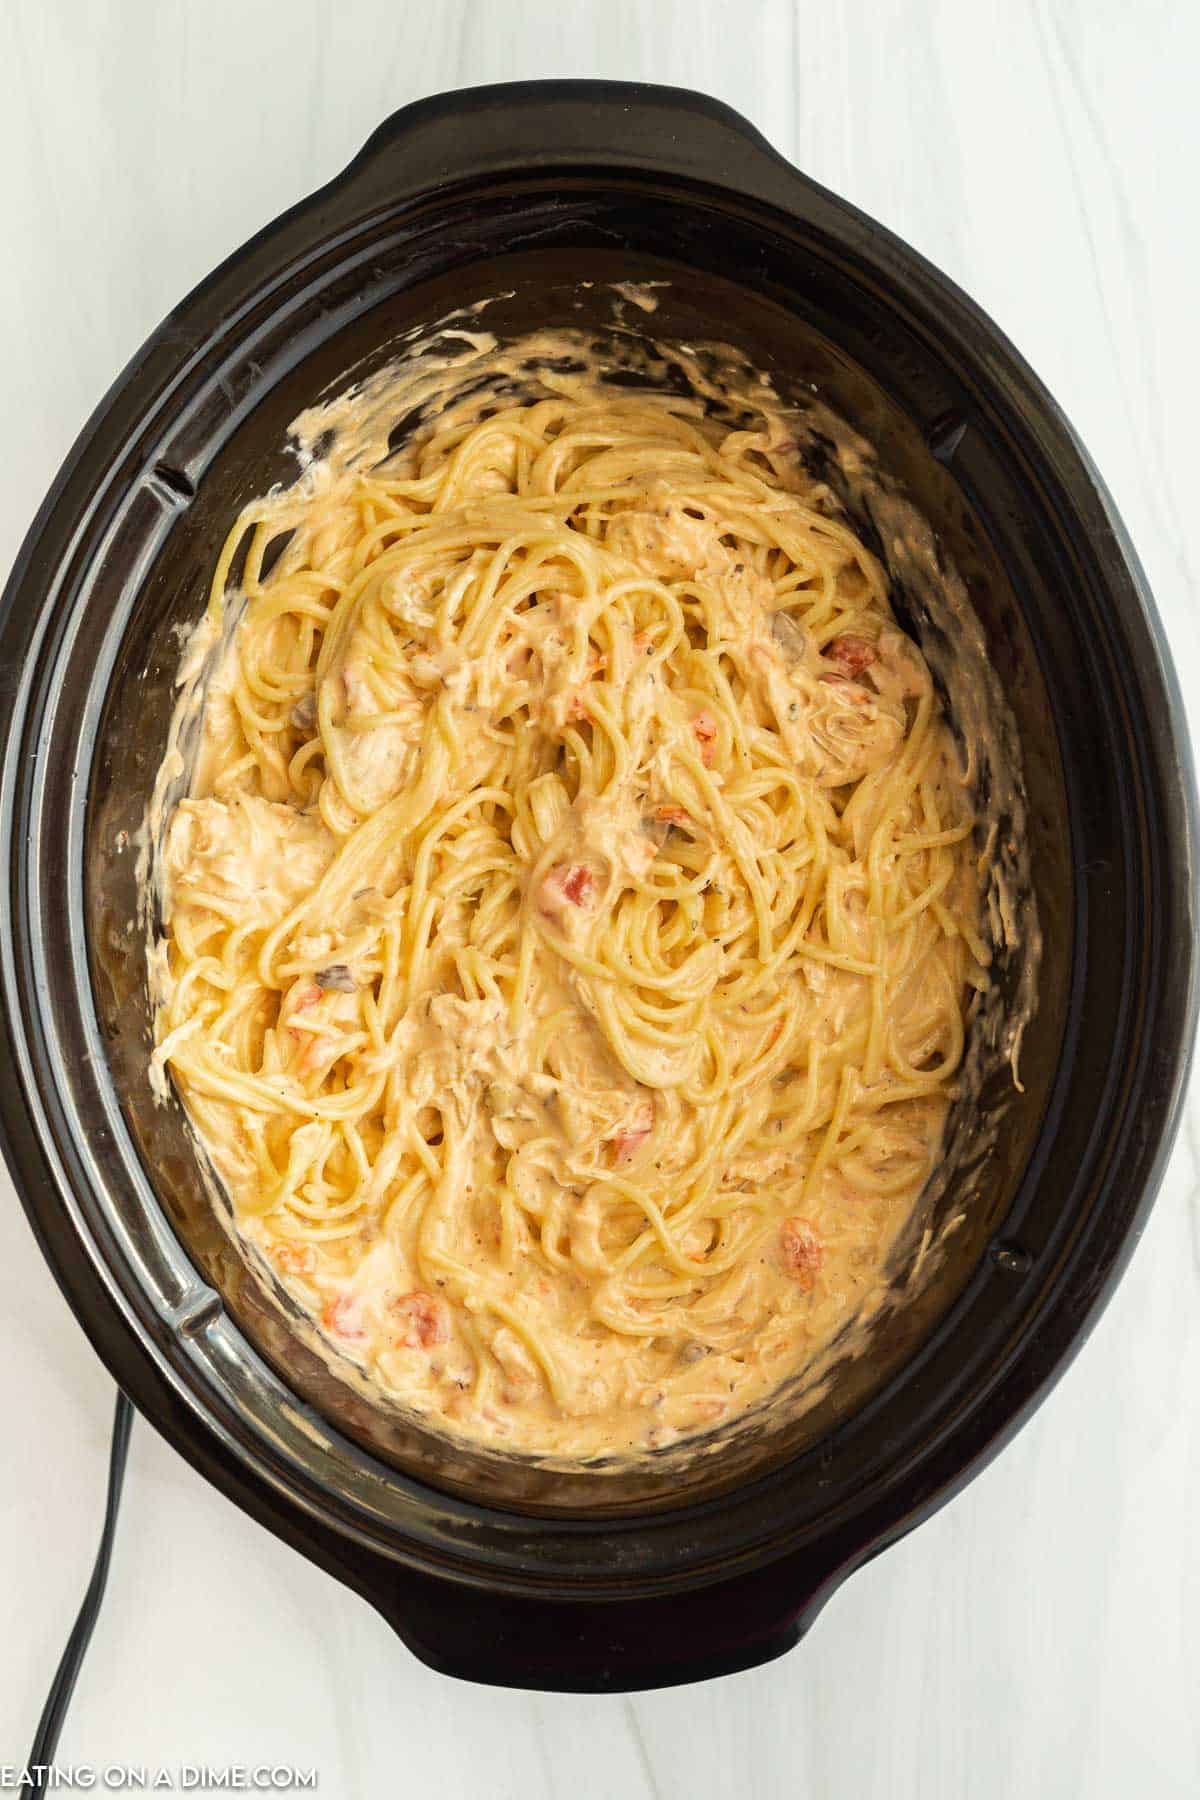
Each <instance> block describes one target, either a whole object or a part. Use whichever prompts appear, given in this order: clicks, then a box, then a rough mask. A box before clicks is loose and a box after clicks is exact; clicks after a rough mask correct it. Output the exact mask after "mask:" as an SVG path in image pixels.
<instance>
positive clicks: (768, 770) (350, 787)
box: [157, 332, 989, 1458]
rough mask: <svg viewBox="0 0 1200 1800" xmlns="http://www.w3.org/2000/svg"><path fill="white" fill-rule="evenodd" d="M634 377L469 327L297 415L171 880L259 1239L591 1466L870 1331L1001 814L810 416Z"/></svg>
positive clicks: (184, 1032)
mask: <svg viewBox="0 0 1200 1800" xmlns="http://www.w3.org/2000/svg"><path fill="white" fill-rule="evenodd" d="M674 351H675V354H676V355H677V356H678V355H682V356H683V358H684V360H685V361H686V360H687V354H688V353H687V352H686V351H680V350H679V349H678V347H674ZM610 375H611V370H610V369H608V368H606V367H605V365H604V362H603V358H601V357H599V356H598V354H597V353H596V352H595V351H594V349H591V348H589V347H587V346H584V345H582V344H581V343H580V342H578V341H576V340H575V339H573V338H571V337H569V336H567V335H566V334H557V335H556V334H549V333H546V334H541V335H540V336H539V337H537V338H535V339H529V340H525V341H524V342H522V343H519V344H515V345H509V346H504V347H502V346H498V345H496V344H495V343H494V341H493V340H491V339H490V338H489V337H487V336H486V335H485V334H482V333H475V332H471V333H462V334H459V335H458V337H457V339H456V341H455V342H453V343H452V344H451V345H450V346H448V347H447V346H446V345H445V344H443V345H442V346H441V347H440V348H439V352H438V354H436V355H430V354H428V353H425V354H421V355H415V356H413V357H412V358H410V359H409V360H407V361H405V362H402V363H400V364H398V365H396V366H394V367H392V368H389V369H388V370H385V371H384V372H383V373H382V374H381V375H378V376H376V377H374V378H373V379H372V380H371V381H369V382H367V383H365V384H364V385H363V386H362V387H360V388H358V389H355V390H352V391H351V392H349V393H347V394H344V395H341V396H338V397H337V398H336V399H334V400H333V401H332V402H330V403H328V404H326V405H324V406H321V407H318V408H316V409H314V410H313V411H312V412H311V413H309V414H306V415H304V417H303V418H302V419H301V420H299V421H298V422H297V426H296V427H295V432H296V437H297V440H298V442H299V443H300V445H301V446H302V448H303V451H304V463H305V467H304V472H303V474H302V476H301V479H300V481H299V482H298V483H297V484H296V486H295V487H293V488H292V489H289V490H287V491H286V492H282V493H278V494H275V495H273V496H268V497H267V498H265V499H264V500H262V501H260V502H256V503H255V504H254V505H253V506H252V507H251V508H249V509H247V512H246V513H245V514H244V515H243V517H242V519H241V520H239V521H238V524H237V525H236V526H235V528H234V530H233V532H232V533H231V535H230V539H229V542H228V544H227V546H226V551H225V554H224V556H223V558H222V562H221V565H220V566H219V568H218V570H217V573H216V576H215V578H214V583H213V597H212V603H211V605H210V609H209V613H208V615H207V617H206V620H205V622H204V624H203V626H202V631H201V638H202V643H201V645H200V648H201V650H202V652H203V656H204V659H205V666H206V674H207V679H206V684H205V687H204V690H203V691H204V694H205V700H204V710H203V719H202V738H201V743H200V747H199V753H198V755H197V756H196V758H195V764H194V768H193V771H192V775H191V785H190V792H189V794H188V796H187V797H186V798H184V799H183V800H182V801H180V802H179V804H178V805H177V806H176V807H175V809H174V811H173V813H172V816H171V818H170V822H169V827H168V829H167V830H166V832H165V836H164V839H163V843H162V850H161V856H160V858H159V868H158V878H159V883H160V888H161V896H162V901H163V912H164V919H165V923H166V930H167V937H166V948H165V954H164V955H162V956H161V957H160V958H159V970H160V989H161V991H160V994H159V1001H160V1005H159V1012H158V1021H159V1038H160V1042H159V1048H158V1053H157V1062H158V1065H159V1066H160V1067H165V1068H168V1069H169V1070H170V1071H171V1073H172V1075H173V1077H174V1080H175V1082H176V1084H177V1085H178V1088H179V1090H180V1092H181V1094H182V1096H183V1099H184V1102H185V1104H186V1106H187V1108H188V1110H189V1113H190V1114H191V1117H192V1119H193V1121H194V1123H195V1125H196V1127H197V1130H198V1132H199V1134H200V1136H201V1138H202V1140H203V1142H204V1144H205V1146H206V1148H207V1150H208V1152H209V1154H210V1156H211V1158H212V1161H213V1163H214V1165H215V1167H216V1169H217V1170H218V1172H219V1174H220V1176H221V1178H222V1180H223V1182H224V1184H225V1186H226V1188H227V1189H228V1193H229V1195H230V1199H231V1201H232V1205H233V1210H234V1218H235V1222H236V1228H237V1230H238V1232H239V1233H240V1234H241V1236H242V1237H243V1239H244V1241H245V1242H246V1243H247V1244H248V1245H249V1246H251V1247H252V1248H253V1249H254V1250H255V1251H257V1252H259V1253H261V1254H262V1255H263V1256H264V1257H265V1258H266V1259H267V1261H268V1263H269V1265H270V1266H271V1267H272V1269H273V1270H274V1271H275V1272H276V1274H277V1276H278V1278H279V1279H280V1280H282V1281H283V1283H284V1284H285V1285H286V1286H287V1288H288V1289H289V1291H290V1292H291V1293H292V1294H293V1295H294V1297H295V1298H296V1299H297V1300H298V1301H299V1302H300V1304H301V1305H302V1306H303V1307H304V1308H305V1310H307V1311H308V1312H309V1313H311V1315H312V1316H313V1318H314V1320H316V1321H318V1322H319V1325H320V1329H321V1331H322V1332H323V1334H324V1336H325V1338H326V1341H327V1342H328V1343H329V1344H330V1345H331V1346H332V1347H334V1348H335V1349H336V1350H337V1351H338V1352H340V1353H341V1354H342V1355H344V1356H346V1357H348V1358H350V1359H351V1360H352V1361H353V1362H355V1363H356V1364H357V1365H358V1366H359V1367H360V1368H361V1369H362V1370H364V1371H365V1372H366V1373H367V1375H368V1376H369V1378H370V1380H371V1381H372V1382H373V1383H374V1384H375V1385H376V1386H377V1387H378V1388H379V1389H380V1390H382V1391H383V1392H385V1393H386V1394H387V1395H388V1396H390V1397H391V1398H393V1399H395V1400H397V1401H399V1402H400V1403H402V1404H403V1405H405V1406H407V1407H409V1408H411V1409H414V1410H416V1411H417V1412H420V1413H422V1414H424V1415H426V1416H427V1417H428V1418H429V1419H430V1421H431V1422H432V1423H435V1424H436V1425H438V1426H439V1427H441V1428H443V1429H447V1430H450V1431H453V1432H457V1433H461V1434H463V1435H466V1436H469V1437H474V1438H477V1439H485V1440H487V1441H489V1442H492V1443H494V1444H497V1445H500V1446H503V1447H506V1448H511V1449H515V1450H523V1451H533V1452H537V1453H539V1454H552V1455H557V1456H563V1457H568V1458H576V1457H589V1456H595V1455H598V1454H601V1453H604V1452H611V1451H614V1450H617V1451H619V1450H623V1449H631V1450H632V1449H645V1448H653V1447H655V1446H658V1445H662V1444H665V1443H670V1442H672V1441H673V1440H675V1439H677V1438H679V1437H681V1436H684V1435H687V1434H690V1433H695V1432H698V1431H702V1430H705V1429H708V1428H710V1427H712V1426H714V1425H718V1424H721V1423H723V1422H725V1421H727V1420H730V1419H732V1418H734V1417H736V1416H738V1415H740V1414H744V1413H745V1411H746V1410H747V1409H748V1408H750V1407H752V1406H753V1405H755V1404H756V1403H758V1402H760V1401H762V1400H764V1399H765V1398H767V1397H768V1396H769V1395H770V1394H771V1393H772V1392H773V1391H774V1390H775V1389H776V1388H777V1387H778V1385H779V1383H780V1382H781V1381H782V1380H783V1379H784V1378H785V1377H787V1376H788V1375H791V1374H794V1373H796V1372H797V1371H799V1370H802V1369H804V1368H807V1367H810V1366H812V1365H813V1364H814V1363H815V1361H816V1360H817V1359H818V1358H819V1356H820V1355H821V1354H822V1353H823V1352H824V1351H826V1350H827V1349H828V1347H829V1345H830V1344H831V1343H832V1342H833V1341H834V1340H835V1339H837V1338H838V1336H839V1334H840V1333H844V1331H845V1329H846V1328H847V1326H849V1325H851V1324H852V1323H854V1322H855V1321H859V1322H861V1321H862V1320H863V1319H864V1318H866V1317H869V1316H870V1314H871V1313H872V1312H873V1311H874V1310H875V1309H877V1308H878V1306H879V1305H880V1304H881V1303H882V1300H883V1297H884V1295H885V1293H886V1291H887V1281H888V1264H889V1256H890V1253H891V1251H892V1249H893V1246H894V1244H895V1242H896V1239H897V1236H898V1234H899V1233H900V1232H901V1230H902V1229H903V1227H904V1226H905V1224H906V1223H907V1222H908V1221H909V1220H910V1218H911V1217H912V1215H913V1209H914V1206H915V1205H916V1202H917V1200H918V1197H919V1195H920V1194H921V1192H922V1189H923V1188H924V1187H925V1184H926V1182H927V1179H928V1177H929V1176H930V1173H931V1171H932V1170H933V1169H934V1167H935V1165H936V1162H937V1159H938V1155H939V1149H940V1147H941V1144H942V1138H943V1130H944V1126H945V1120H946V1114H947V1109H948V1106H949V1104H950V1101H951V1099H952V1098H953V1096H954V1094H955V1092H956V1088H955V1079H956V1074H957V1071H958V1070H959V1067H960V1064H961V1061H962V1056H963V1049H964V1041H965V1029H966V1017H967V1009H968V1002H969V1001H970V998H971V996H972V994H973V993H979V992H983V991H984V990H986V987H987V983H988V976H987V973H986V965H987V963H988V960H989V952H988V948H987V944H986V941H985V939H984V937H983V936H982V935H981V926H980V912H981V907H980V880H979V873H978V869H977V866H976V861H977V857H978V854H979V847H980V845H981V844H984V843H985V842H986V832H985V830H984V824H985V823H986V822H980V821H977V820H976V819H975V818H974V815H973V812H972V807H971V803H970V797H969V794H968V792H967V786H966V781H965V778H964V772H963V769H962V767H961V761H960V754H959V752H958V751H957V749H956V747H955V744H954V741H953V739H952V737H951V734H950V732H949V730H948V728H947V726H946V723H945V721H944V719H943V718H942V717H941V712H940V706H939V703H938V699H937V695H936V693H935V690H934V686H933V683H932V681H931V678H930V674H929V670H928V668H927V667H926V664H925V662H924V659H923V657H922V655H921V653H920V650H919V649H918V648H917V646H916V645H915V644H914V643H913V642H912V641H911V640H910V639H909V638H908V637H907V636H906V635H905V634H904V632H903V631H901V629H900V628H899V626H898V625H897V623H896V621H895V619H894V617H893V616H892V613H891V610H890V607H889V604H888V595H887V583H886V578H885V576H884V574H883V571H882V570H881V568H880V566H879V565H878V563H877V562H876V561H875V559H874V557H873V556H872V555H871V554H870V553H869V552H868V551H867V549H866V548H865V547H864V546H863V545H862V544H861V543H860V542H859V541H858V540H857V539H856V538H855V536H854V534H853V532H852V531H851V530H850V529H849V527H848V526H847V525H846V523H845V521H844V520H843V518H842V517H841V516H840V512H839V509H838V507H837V506H836V504H834V502H833V498H832V496H831V495H830V493H829V491H828V490H827V489H826V488H825V487H824V486H823V484H822V483H820V482H819V481H816V480H814V479H813V478H812V477H810V475H809V474H808V473H807V472H806V469H805V465H804V460H803V456H802V445H801V435H800V429H799V426H798V422H797V420H796V419H795V418H794V417H793V416H791V415H790V414H789V413H788V411H787V409H786V408H784V407H783V406H782V405H781V404H780V403H779V402H778V401H777V400H776V399H775V396H774V395H773V393H772V392H771V391H770V389H769V388H768V387H766V386H765V385H764V384H761V383H760V384H759V385H757V386H756V387H755V388H754V390H753V392H751V393H749V394H746V393H741V394H739V395H736V396H734V401H735V402H736V403H731V404H729V406H728V407H727V409H726V412H727V416H724V417H723V416H722V408H721V407H714V406H712V405H710V406H708V407H707V408H706V407H705V406H704V405H703V403H702V402H701V401H699V400H685V399H668V398H666V397H665V396H654V395H646V394H641V393H638V394H630V393H628V392H625V391H622V390H620V389H617V388H614V387H613V386H612V385H610V383H609V380H608V377H609V376H610ZM697 385H698V386H700V385H702V378H701V377H700V375H699V372H698V371H697ZM747 409H749V413H750V415H751V416H752V423H751V424H750V425H749V426H747V425H746V424H745V422H744V419H745V416H746V414H747ZM401 416H404V417H410V418H411V417H415V418H416V419H417V423H416V425H415V426H414V428H413V430H412V432H411V434H410V437H409V439H408V441H406V442H405V443H404V444H403V445H402V446H401V448H400V449H399V450H398V451H396V452H394V453H389V449H388V434H389V431H390V429H391V427H392V425H393V423H394V422H395V420H396V419H397V418H398V417H401ZM318 451H319V452H320V453H319V454H318ZM248 533H249V534H250V538H249V547H248V549H247V547H246V540H247V534H248ZM285 534H287V535H286V536H285ZM272 544H274V545H275V546H276V547H277V548H278V555H277V559H276V560H274V562H273V565H272V566H271V567H270V569H269V572H264V571H265V570H266V565H267V560H268V558H267V555H266V553H267V551H268V546H269V545H272ZM195 660H196V652H195V651H193V665H194V664H195ZM172 744H173V749H172V755H173V756H175V757H176V758H178V756H179V751H178V748H177V747H176V734H173V739H172Z"/></svg>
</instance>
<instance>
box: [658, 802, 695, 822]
mask: <svg viewBox="0 0 1200 1800" xmlns="http://www.w3.org/2000/svg"><path fill="white" fill-rule="evenodd" d="M654 816H655V818H656V819H660V820H661V821H662V822H663V824H664V825H682V824H683V823H684V821H685V820H686V818H687V816H688V815H687V809H686V807H683V806H657V807H655V809H654Z"/></svg>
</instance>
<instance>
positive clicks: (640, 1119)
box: [608, 1100, 654, 1168]
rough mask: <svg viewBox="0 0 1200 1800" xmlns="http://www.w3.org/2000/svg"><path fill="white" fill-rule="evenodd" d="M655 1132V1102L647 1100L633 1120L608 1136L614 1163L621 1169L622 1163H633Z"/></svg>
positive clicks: (619, 1126)
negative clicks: (651, 1134)
mask: <svg viewBox="0 0 1200 1800" xmlns="http://www.w3.org/2000/svg"><path fill="white" fill-rule="evenodd" d="M653 1130H654V1102H653V1101H652V1100H645V1101H643V1102H642V1104H641V1105H640V1106H639V1107H638V1109H637V1111H636V1112H635V1113H634V1115H633V1117H632V1118H631V1119H628V1120H626V1122H625V1124H623V1125H618V1127H617V1129H616V1130H615V1131H612V1132H610V1133H609V1135H608V1142H609V1143H610V1144H611V1145H612V1148H613V1162H614V1164H615V1165H616V1166H617V1167H618V1168H619V1167H620V1166H621V1164H622V1163H627V1162H632V1160H633V1158H634V1157H635V1156H636V1155H637V1153H638V1151H639V1150H640V1149H641V1147H642V1145H643V1144H644V1143H645V1142H646V1139H647V1138H648V1137H649V1136H650V1133H651V1132H652V1131H653Z"/></svg>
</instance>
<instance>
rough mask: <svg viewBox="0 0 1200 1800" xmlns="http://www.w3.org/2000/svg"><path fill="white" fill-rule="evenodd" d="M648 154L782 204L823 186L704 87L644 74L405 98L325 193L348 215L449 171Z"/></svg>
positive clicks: (598, 166) (612, 161) (622, 160)
mask: <svg viewBox="0 0 1200 1800" xmlns="http://www.w3.org/2000/svg"><path fill="white" fill-rule="evenodd" d="M648 161H649V163H650V164H651V166H655V167H658V168H660V169H661V168H663V167H664V166H665V167H666V168H667V169H668V170H672V171H673V172H675V173H676V174H678V175H680V176H682V177H685V178H689V179H691V180H697V181H703V182H706V183H709V184H717V185H719V186H722V187H727V188H730V189H733V190H735V191H736V192H737V193H738V194H739V195H740V196H742V197H745V196H746V195H752V196H755V197H757V198H759V199H761V200H763V201H766V202H767V203H768V204H775V205H779V206H794V205H795V204H796V203H797V196H798V191H806V192H808V193H809V194H811V193H813V192H820V190H819V189H817V188H816V186H815V184H814V183H812V182H810V181H808V179H807V177H805V176H803V175H801V174H800V173H799V172H798V171H797V170H796V169H795V168H793V167H792V165H791V164H790V163H788V162H785V160H784V159H783V157H781V156H780V155H779V154H778V153H777V152H776V151H775V150H773V149H772V148H771V146H770V145H769V144H768V143H767V140H766V139H765V138H764V137H763V136H762V134H761V133H760V132H759V131H757V130H756V129H755V127H754V126H753V125H751V124H750V122H749V121H748V120H747V119H744V118H743V117H742V116H741V114H740V113H737V112H734V110H733V108H732V107H729V106H726V105H724V103H723V102H721V101H719V100H712V99H710V98H708V96H706V95H704V94H695V93H691V92H689V91H688V90H687V89H685V88H674V87H658V86H655V85H653V84H651V83H647V82H624V81H523V82H509V83H503V84H500V85H497V86H494V87H478V88H464V89H462V90H461V91H460V92H458V93H452V94H439V95H437V96H435V97H434V98H432V99H429V100H418V101H416V102H415V103H414V104H413V105H411V106H406V107H402V108H401V109H400V111H399V112H395V113H393V114H392V115H391V117H390V118H388V119H385V120H384V122H383V124H382V125H380V126H379V128H378V129H377V130H376V131H375V132H373V133H372V135H371V137H370V138H368V140H367V142H366V144H365V145H364V146H363V148H362V150H361V151H360V152H359V154H358V155H357V156H356V157H355V159H354V161H353V162H352V163H351V164H350V165H349V167H348V168H347V169H346V170H345V171H344V173H343V174H342V175H341V176H340V177H339V178H338V180H337V181H335V182H334V183H333V185H332V187H331V188H330V189H328V190H326V194H327V196H328V199H329V201H330V204H331V205H333V206H335V207H337V206H339V204H344V206H345V208H346V218H347V222H350V220H352V219H359V218H361V217H362V216H363V214H364V212H365V211H369V210H370V209H371V208H372V207H373V206H374V205H377V204H379V205H387V206H393V207H394V206H395V205H396V203H397V202H398V201H403V200H404V199H405V198H406V196H409V195H411V196H413V197H415V196H417V195H418V194H419V195H423V196H428V194H429V193H430V191H431V190H433V191H435V192H436V190H437V189H438V188H439V187H448V186H449V185H450V184H451V179H452V180H453V183H454V184H455V185H457V184H458V183H459V182H462V181H472V180H477V179H478V178H479V177H480V176H486V175H488V174H501V173H505V174H508V175H510V176H511V175H512V174H513V173H514V172H522V173H527V174H530V175H535V174H538V173H542V172H545V171H546V170H547V169H551V168H556V169H565V168H572V169H584V170H586V169H595V170H596V171H601V170H604V171H607V172H609V173H610V174H611V173H612V172H614V171H619V170H620V169H621V168H622V167H630V168H638V169H642V170H644V169H645V167H646V166H647V162H648ZM451 172H452V176H451Z"/></svg>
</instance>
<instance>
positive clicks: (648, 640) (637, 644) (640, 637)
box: [633, 631, 654, 656]
mask: <svg viewBox="0 0 1200 1800" xmlns="http://www.w3.org/2000/svg"><path fill="white" fill-rule="evenodd" d="M633 647H634V649H635V650H636V651H637V652H638V654H639V655H640V656H653V654H654V639H653V638H652V637H651V636H650V633H649V632H648V631H635V632H634V634H633Z"/></svg>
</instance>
